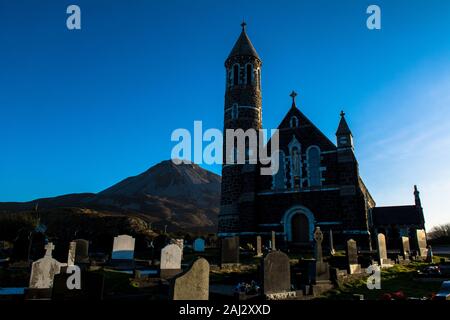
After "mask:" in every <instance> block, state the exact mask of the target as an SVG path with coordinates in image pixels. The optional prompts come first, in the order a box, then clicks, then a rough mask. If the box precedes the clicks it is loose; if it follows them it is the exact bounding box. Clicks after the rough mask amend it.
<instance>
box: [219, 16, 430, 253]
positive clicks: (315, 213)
mask: <svg viewBox="0 0 450 320" xmlns="http://www.w3.org/2000/svg"><path fill="white" fill-rule="evenodd" d="M225 68H226V90H225V108H224V130H225V129H239V128H240V129H243V130H247V129H250V128H253V129H261V128H262V93H261V68H262V61H261V58H260V57H259V55H258V53H257V52H256V50H255V48H254V46H253V45H252V43H251V41H250V39H249V37H248V35H247V33H246V29H245V23H243V24H242V32H241V34H240V36H239V38H238V40H237V42H236V44H235V45H234V47H233V49H232V50H231V53H230V54H229V56H228V58H227V59H226V61H225ZM295 96H296V94H295V92H293V93H292V94H291V98H292V104H291V106H290V107H289V106H287V108H286V110H287V113H286V115H285V117H284V118H283V120H282V121H281V123H280V124H279V126H278V129H279V148H280V151H279V152H278V156H279V170H278V172H277V173H276V174H275V175H273V176H264V175H260V170H259V164H248V163H246V164H224V165H223V167H222V190H221V191H222V194H221V208H220V214H219V230H218V235H219V237H228V236H235V235H239V236H240V237H241V239H243V238H244V240H241V241H243V242H244V241H245V238H248V239H250V238H251V239H254V238H255V236H256V235H261V236H262V237H263V239H265V241H267V240H268V239H269V237H270V235H271V233H272V231H275V232H276V242H277V246H278V245H280V246H281V245H288V246H289V247H295V246H297V247H304V246H311V245H312V243H313V232H314V228H315V227H317V226H319V227H320V228H321V230H322V231H323V233H324V235H325V236H326V237H327V236H330V234H331V233H332V237H333V242H334V244H335V245H336V246H337V247H343V245H344V242H345V241H346V240H348V239H349V238H353V239H355V240H356V241H357V242H358V245H359V246H360V247H361V248H366V249H370V248H371V247H372V244H373V240H374V237H376V234H377V233H378V232H382V233H385V235H386V236H387V239H388V240H387V242H388V246H389V245H390V244H392V245H394V244H395V243H397V241H398V239H399V237H400V236H401V235H407V234H409V235H414V233H415V230H416V229H424V224H425V222H424V217H423V210H422V207H421V203H420V198H419V192H418V191H417V188H415V192H414V195H415V204H414V205H411V206H398V207H376V203H375V200H374V199H373V198H372V196H371V195H370V192H369V191H368V189H367V188H366V186H365V184H364V182H363V179H362V178H361V176H360V175H359V164H358V161H357V159H356V156H355V153H354V141H353V135H352V132H351V130H350V127H349V125H348V123H347V121H346V118H345V113H344V112H341V114H340V120H339V124H338V126H337V130H336V141H335V142H334V141H331V140H330V139H329V138H328V137H326V136H325V135H324V134H323V133H322V132H321V131H320V129H319V128H317V127H316V126H315V125H314V123H313V122H312V121H311V120H310V119H308V118H307V117H306V116H305V114H303V112H302V111H301V110H300V109H299V108H298V107H297V106H296V101H295ZM224 145H225V141H224ZM226 156H227V155H226V154H225V153H224V157H226ZM330 230H331V232H330ZM325 240H326V239H325ZM324 243H325V242H324ZM411 243H414V241H411Z"/></svg>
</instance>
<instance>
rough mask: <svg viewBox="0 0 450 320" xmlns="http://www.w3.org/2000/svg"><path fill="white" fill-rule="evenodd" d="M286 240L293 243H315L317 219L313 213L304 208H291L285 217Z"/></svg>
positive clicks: (283, 222)
mask: <svg viewBox="0 0 450 320" xmlns="http://www.w3.org/2000/svg"><path fill="white" fill-rule="evenodd" d="M281 223H282V224H283V225H284V234H285V239H286V240H287V241H288V242H293V243H307V242H311V241H313V232H314V224H315V218H314V215H313V213H312V212H311V211H310V210H309V209H308V208H306V207H304V206H294V207H291V208H290V209H289V210H287V211H286V213H285V214H284V216H283V220H282V221H281Z"/></svg>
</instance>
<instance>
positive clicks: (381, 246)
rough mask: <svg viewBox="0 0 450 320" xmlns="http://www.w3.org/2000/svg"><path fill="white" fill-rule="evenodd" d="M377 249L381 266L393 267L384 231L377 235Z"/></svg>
mask: <svg viewBox="0 0 450 320" xmlns="http://www.w3.org/2000/svg"><path fill="white" fill-rule="evenodd" d="M377 250H378V260H379V262H380V267H381V268H389V267H392V262H391V261H390V260H389V259H388V257H387V249H386V237H385V235H384V234H382V233H379V234H378V236H377Z"/></svg>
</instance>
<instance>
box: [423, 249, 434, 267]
mask: <svg viewBox="0 0 450 320" xmlns="http://www.w3.org/2000/svg"><path fill="white" fill-rule="evenodd" d="M425 261H426V262H428V263H432V262H433V249H432V248H431V246H428V250H427V258H426V260H425Z"/></svg>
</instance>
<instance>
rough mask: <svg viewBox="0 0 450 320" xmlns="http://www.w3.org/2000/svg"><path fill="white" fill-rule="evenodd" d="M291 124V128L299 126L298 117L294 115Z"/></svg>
mask: <svg viewBox="0 0 450 320" xmlns="http://www.w3.org/2000/svg"><path fill="white" fill-rule="evenodd" d="M290 125H291V128H297V127H298V118H297V117H296V116H292V118H291V123H290Z"/></svg>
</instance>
